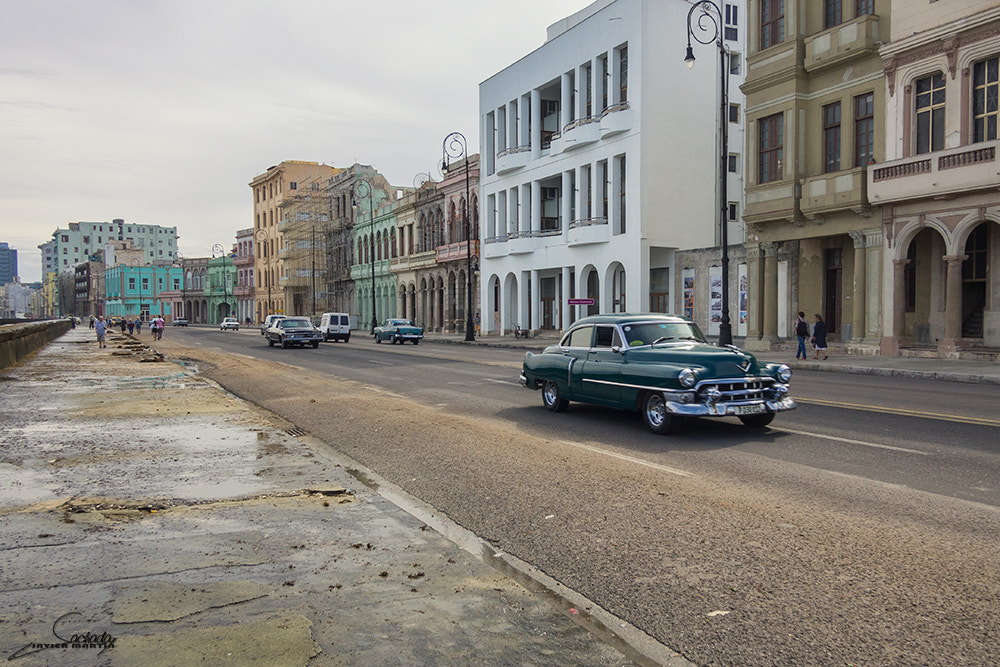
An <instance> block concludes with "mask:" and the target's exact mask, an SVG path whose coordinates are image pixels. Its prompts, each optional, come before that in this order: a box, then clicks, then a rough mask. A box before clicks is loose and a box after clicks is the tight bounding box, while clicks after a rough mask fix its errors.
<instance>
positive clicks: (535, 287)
mask: <svg viewBox="0 0 1000 667" xmlns="http://www.w3.org/2000/svg"><path fill="white" fill-rule="evenodd" d="M540 289H541V280H540V279H539V277H538V269H532V270H531V304H530V307H531V325H530V328H531V329H538V327H539V325H540V323H541V319H540V318H541V310H540V308H539V306H540V305H541V299H539V298H538V294H539V290H540Z"/></svg>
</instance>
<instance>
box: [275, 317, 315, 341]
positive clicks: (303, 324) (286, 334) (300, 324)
mask: <svg viewBox="0 0 1000 667" xmlns="http://www.w3.org/2000/svg"><path fill="white" fill-rule="evenodd" d="M264 337H265V338H267V344H268V345H270V346H271V347H274V346H275V345H276V344H277V345H281V347H291V346H293V345H299V346H301V347H305V346H306V345H312V346H313V347H319V342H320V341H321V340H323V334H322V333H320V330H319V329H317V328H316V327H314V326H313V323H312V321H310V320H309V318H308V317H283V318H282V319H280V320H278V321H276V322H275V323H274V324H273V325H271V326H270V327H268V329H267V331H265V332H264Z"/></svg>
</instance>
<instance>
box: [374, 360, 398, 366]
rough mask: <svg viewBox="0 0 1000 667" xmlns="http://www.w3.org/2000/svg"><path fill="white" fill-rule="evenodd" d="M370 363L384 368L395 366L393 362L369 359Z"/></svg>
mask: <svg viewBox="0 0 1000 667" xmlns="http://www.w3.org/2000/svg"><path fill="white" fill-rule="evenodd" d="M368 361H370V362H371V363H373V364H381V365H383V366H393V365H394V364H393V363H392V362H391V361H377V360H375V359H369V360H368Z"/></svg>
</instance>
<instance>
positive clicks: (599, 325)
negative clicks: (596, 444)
mask: <svg viewBox="0 0 1000 667" xmlns="http://www.w3.org/2000/svg"><path fill="white" fill-rule="evenodd" d="M791 375H792V371H791V369H789V368H788V366H786V365H784V364H772V363H763V364H762V363H758V361H757V359H756V358H755V357H754V356H753V355H752V354H750V353H748V352H743V351H742V350H740V349H739V348H736V347H734V346H732V345H728V346H726V347H716V346H714V345H712V344H710V343H709V342H708V340H707V339H706V338H705V336H704V335H703V334H702V333H701V330H700V329H698V326H697V325H696V324H695V323H694V322H691V321H690V320H688V319H686V318H682V317H677V316H672V315H661V314H614V315H595V316H592V317H585V318H583V319H581V320H579V321H577V322H576V323H575V324H573V326H572V327H571V328H570V329H569V330H567V331H566V333H565V334H563V337H562V338H561V339H560V341H559V343H558V344H556V345H549V346H548V347H546V348H545V349H544V350H542V352H541V353H539V354H533V353H531V352H528V353H527V354H526V355H525V358H524V364H523V366H522V370H521V377H520V381H521V384H522V385H523V386H525V387H528V388H529V389H541V391H542V404H543V405H545V407H546V408H548V409H549V410H551V411H552V412H562V411H563V410H565V409H566V407H567V405H568V404H569V402H570V401H579V402H581V403H592V404H595V405H604V406H607V407H612V408H618V409H621V410H635V411H638V412H639V413H640V414H641V415H642V418H643V421H644V422H645V423H646V426H647V427H648V428H649V430H651V431H653V432H654V433H660V434H666V433H674V432H676V431H677V430H678V429H679V428H680V426H681V424H682V422H683V420H684V419H686V418H689V417H727V416H733V417H738V418H739V419H740V420H741V421H742V422H743V423H744V424H745V425H746V426H749V427H756V428H762V427H764V426H767V425H768V424H770V423H771V420H772V419H774V415H775V414H776V413H778V412H781V411H784V410H792V409H794V408H795V401H793V400H792V399H791V398H790V397H789V396H788V381H789V379H790V378H791Z"/></svg>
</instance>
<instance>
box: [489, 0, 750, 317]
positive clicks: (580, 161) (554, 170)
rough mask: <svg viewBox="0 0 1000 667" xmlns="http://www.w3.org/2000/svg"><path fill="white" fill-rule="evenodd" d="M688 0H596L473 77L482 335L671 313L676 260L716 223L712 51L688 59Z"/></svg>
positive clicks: (734, 229)
mask: <svg viewBox="0 0 1000 667" xmlns="http://www.w3.org/2000/svg"><path fill="white" fill-rule="evenodd" d="M692 4H693V3H691V2H687V1H686V0H598V2H595V3H593V4H592V5H590V6H589V7H587V8H586V9H584V10H582V11H580V12H578V13H576V14H574V15H572V16H569V17H567V18H565V19H563V20H561V21H559V22H557V23H555V24H553V25H552V26H550V27H549V30H548V36H547V40H546V42H545V43H544V44H543V45H542V46H541V47H540V48H538V49H537V50H535V51H533V52H531V53H529V54H527V55H526V56H524V57H523V58H521V59H520V60H519V61H518V62H516V63H514V64H513V65H511V66H509V67H507V68H506V69H504V70H502V71H501V72H499V73H497V74H495V75H493V76H492V77H490V78H489V79H487V80H486V81H484V82H483V83H482V84H480V91H479V100H480V101H479V106H480V133H481V136H480V140H481V144H480V145H481V150H482V165H481V166H482V171H481V181H480V188H481V190H480V206H481V215H480V224H481V238H482V239H483V246H482V259H481V269H482V280H481V285H482V287H481V290H482V292H481V303H482V304H483V317H482V326H483V331H484V332H506V331H510V330H511V329H513V328H514V327H515V326H520V327H522V328H531V329H536V330H537V329H558V328H565V327H566V326H568V325H569V324H570V323H571V322H572V321H574V320H575V319H576V318H577V317H580V316H583V315H586V314H589V313H596V312H624V311H626V310H627V311H632V312H641V311H656V312H671V311H673V312H680V306H681V300H680V299H681V297H680V295H679V294H677V293H676V292H677V290H676V289H675V290H673V292H672V291H671V285H672V284H674V283H675V276H676V271H677V266H676V262H675V253H676V252H677V251H678V250H680V249H689V248H704V247H709V246H713V245H716V244H717V243H718V239H719V234H718V230H719V226H720V224H721V221H720V215H719V208H718V204H717V202H718V200H717V193H718V184H719V177H718V174H719V162H718V160H719V159H720V157H719V155H720V153H721V147H720V146H719V143H718V137H719V133H718V121H719V116H720V113H719V107H720V98H719V94H720V92H719V82H720V74H719V60H718V57H719V56H718V50H717V49H716V48H715V47H714V45H709V46H700V45H696V46H697V47H698V49H697V51H696V55H697V57H698V62H699V66H698V68H697V70H696V71H690V70H689V69H688V68H687V67H686V66H685V63H684V56H685V47H686V39H687V15H688V11H689V10H690V9H691V7H692ZM719 4H720V5H722V3H719ZM697 11H700V10H697ZM724 11H725V10H724ZM730 13H731V12H730ZM727 15H728V14H727ZM695 18H697V16H696V17H695ZM736 18H737V17H736V16H733V19H734V22H735V19H736ZM713 64H714V67H713ZM740 80H741V78H739V79H737V78H736V77H734V78H733V79H732V80H731V84H730V91H731V92H735V93H738V85H739V82H740ZM738 115H739V112H738V111H737V116H738ZM734 139H735V140H734V141H731V142H730V146H733V147H737V148H736V151H735V152H736V153H738V152H739V150H738V147H739V146H740V144H739V143H737V142H738V141H739V139H738V138H734ZM731 152H732V151H731ZM736 163H737V164H738V163H739V160H738V159H737V161H736ZM731 192H732V193H733V196H732V197H730V200H732V199H734V198H735V199H736V200H737V201H738V200H739V196H738V194H737V193H738V192H739V190H738V189H737V190H736V191H735V192H734V191H733V190H732V188H731ZM740 208H741V207H739V206H737V209H736V212H737V220H736V221H734V222H733V223H732V224H730V236H729V238H730V242H731V243H732V242H734V241H735V242H739V241H740V235H741V233H742V231H741V228H740V225H739V224H738V212H739V210H740Z"/></svg>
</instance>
